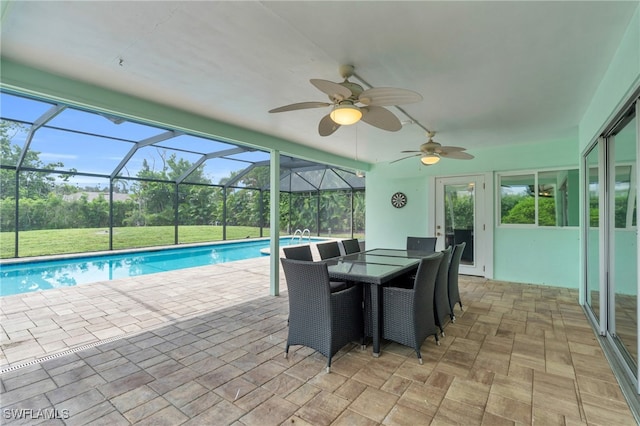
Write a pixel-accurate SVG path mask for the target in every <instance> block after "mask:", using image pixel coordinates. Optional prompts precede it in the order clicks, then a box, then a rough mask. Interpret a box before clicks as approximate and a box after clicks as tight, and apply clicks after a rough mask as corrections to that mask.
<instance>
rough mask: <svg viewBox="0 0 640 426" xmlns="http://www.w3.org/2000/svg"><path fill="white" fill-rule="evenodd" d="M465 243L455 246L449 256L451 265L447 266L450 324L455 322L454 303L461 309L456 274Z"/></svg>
mask: <svg viewBox="0 0 640 426" xmlns="http://www.w3.org/2000/svg"><path fill="white" fill-rule="evenodd" d="M466 244H467V243H460V244H456V245H455V246H454V247H453V254H452V255H451V263H450V264H449V277H448V278H449V283H448V288H449V307H450V308H451V322H455V321H456V315H455V312H454V311H453V308H454V307H455V306H456V303H459V304H460V309H462V300H461V299H460V291H459V290H458V273H459V270H460V259H461V258H462V253H463V252H464V247H465V245H466Z"/></svg>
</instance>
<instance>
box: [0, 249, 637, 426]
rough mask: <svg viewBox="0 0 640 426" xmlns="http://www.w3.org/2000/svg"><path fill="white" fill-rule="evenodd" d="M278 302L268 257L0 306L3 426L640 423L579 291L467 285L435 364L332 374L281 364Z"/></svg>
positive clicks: (429, 355)
mask: <svg viewBox="0 0 640 426" xmlns="http://www.w3.org/2000/svg"><path fill="white" fill-rule="evenodd" d="M281 290H282V293H281V296H279V297H272V296H269V295H268V293H269V263H268V259H267V258H261V259H254V260H247V261H239V262H231V263H225V264H220V265H212V266H208V267H203V268H194V269H185V270H182V271H175V272H170V273H162V274H156V275H146V276H142V277H136V278H128V279H123V280H118V281H112V282H104V283H97V284H91V285H84V286H78V287H71V288H64V289H57V290H49V291H44V292H40V293H32V294H25V295H16V296H7V297H3V298H2V299H0V302H1V314H0V324H1V328H2V333H3V334H2V342H1V343H2V353H1V356H2V358H1V363H2V364H1V365H2V368H3V373H2V374H1V375H0V383H1V388H0V392H1V393H2V395H1V405H2V410H3V411H2V412H3V420H2V423H3V424H38V423H42V424H67V425H76V424H110V425H119V424H123V425H126V424H149V425H157V424H167V425H178V424H188V425H210V424H216V425H220V424H236V425H253V424H259V425H261V426H265V425H271V424H273V425H280V424H298V425H306V424H310V425H325V424H326V425H329V424H336V425H339V424H345V425H375V424H399V425H402V424H410V425H422V424H456V423H459V424H466V425H474V424H478V425H480V424H486V425H498V424H512V425H515V424H532V423H534V422H535V423H539V424H545V425H556V424H557V425H565V424H594V425H595V424H602V425H611V424H617V425H625V424H629V425H631V424H636V423H635V421H634V419H633V416H632V414H631V412H630V410H629V408H628V406H627V404H626V402H625V400H624V397H623V396H622V393H621V391H620V388H619V386H618V384H617V382H616V380H615V378H614V376H613V373H612V372H611V369H610V367H609V365H608V364H607V362H606V360H605V357H604V355H603V352H602V350H601V348H600V346H599V344H598V342H597V339H596V336H595V334H594V332H593V331H592V329H591V327H590V326H589V324H588V323H587V320H586V318H585V315H584V313H583V311H582V309H581V307H580V306H579V305H578V303H577V298H578V294H577V291H576V290H569V289H565V288H553V287H544V286H534V285H523V284H514V283H504V282H496V281H487V280H484V279H479V278H473V277H461V283H460V290H461V296H462V300H463V303H464V304H465V310H464V311H462V312H461V311H457V321H456V322H455V323H450V324H448V325H447V327H446V329H445V331H446V337H444V338H442V339H441V342H442V345H440V346H436V345H435V343H434V341H433V338H429V339H427V341H426V342H425V343H424V345H423V347H422V354H423V358H424V365H420V364H419V363H418V361H417V359H416V357H415V353H414V352H413V351H412V350H411V349H410V348H406V347H403V346H401V345H397V344H394V343H388V342H386V343H385V344H384V345H383V347H382V354H381V356H380V357H379V358H374V357H372V356H371V347H370V346H369V347H368V348H367V350H365V351H363V350H361V349H360V346H359V345H358V344H353V345H349V346H347V347H345V348H344V349H343V350H342V351H341V352H340V353H339V354H338V355H337V356H336V357H335V358H334V362H333V365H332V369H331V373H328V374H327V373H326V372H325V370H324V367H325V365H326V359H325V358H324V357H322V356H321V355H319V354H317V353H316V352H315V351H313V350H310V349H308V348H303V347H293V348H292V351H293V352H292V353H290V356H289V358H288V359H285V358H284V357H283V352H284V343H285V340H286V336H287V316H288V305H287V303H288V301H287V293H286V284H285V282H284V277H283V276H282V275H281ZM29 410H31V411H29ZM37 410H44V411H37ZM52 415H53V416H54V417H57V419H54V420H50V419H46V418H45V417H46V416H52ZM18 417H21V418H18Z"/></svg>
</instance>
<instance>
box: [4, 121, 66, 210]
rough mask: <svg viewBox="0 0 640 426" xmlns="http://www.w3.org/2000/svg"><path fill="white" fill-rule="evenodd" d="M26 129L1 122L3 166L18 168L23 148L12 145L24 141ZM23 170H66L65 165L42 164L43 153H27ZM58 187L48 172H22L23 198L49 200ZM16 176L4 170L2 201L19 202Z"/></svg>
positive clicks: (12, 172) (21, 187) (21, 189)
mask: <svg viewBox="0 0 640 426" xmlns="http://www.w3.org/2000/svg"><path fill="white" fill-rule="evenodd" d="M26 132H27V129H26V127H25V126H24V125H23V124H21V123H16V122H13V121H8V120H0V159H2V165H8V166H16V165H17V164H18V160H19V159H20V155H21V154H22V148H23V147H22V146H20V145H18V144H15V143H13V144H12V143H11V142H12V141H13V140H14V139H18V138H19V136H20V137H24V136H25V134H26ZM20 166H21V168H31V169H49V170H54V169H55V168H56V167H57V168H61V167H64V164H63V163H61V162H54V163H44V162H42V161H41V160H40V152H38V151H33V150H27V152H26V153H25V156H24V159H23V161H22V164H21V165H20ZM54 187H55V177H54V176H52V174H51V173H48V172H35V171H30V170H21V171H20V198H23V197H25V198H40V197H46V196H47V195H48V194H49V192H51V191H52V190H53V189H54ZM15 195H16V174H15V170H14V169H5V168H2V169H0V199H5V198H15Z"/></svg>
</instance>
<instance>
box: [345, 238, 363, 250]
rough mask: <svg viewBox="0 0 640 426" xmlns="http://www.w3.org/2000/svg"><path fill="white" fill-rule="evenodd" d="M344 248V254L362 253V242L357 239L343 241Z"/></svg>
mask: <svg viewBox="0 0 640 426" xmlns="http://www.w3.org/2000/svg"><path fill="white" fill-rule="evenodd" d="M342 247H343V248H344V254H353V253H360V242H359V241H358V239H357V238H353V239H350V240H342Z"/></svg>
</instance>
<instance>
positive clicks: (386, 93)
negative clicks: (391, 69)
mask: <svg viewBox="0 0 640 426" xmlns="http://www.w3.org/2000/svg"><path fill="white" fill-rule="evenodd" d="M421 100H422V95H420V94H419V93H416V92H414V91H412V90H407V89H396V88H395V87H374V88H373V89H367V90H365V91H364V92H362V93H360V96H358V101H359V102H360V103H363V104H365V105H373V106H390V105H402V104H411V103H414V102H420V101H421Z"/></svg>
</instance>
